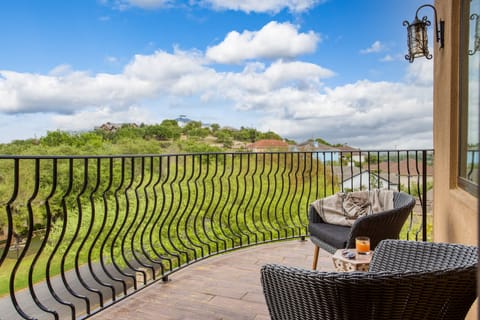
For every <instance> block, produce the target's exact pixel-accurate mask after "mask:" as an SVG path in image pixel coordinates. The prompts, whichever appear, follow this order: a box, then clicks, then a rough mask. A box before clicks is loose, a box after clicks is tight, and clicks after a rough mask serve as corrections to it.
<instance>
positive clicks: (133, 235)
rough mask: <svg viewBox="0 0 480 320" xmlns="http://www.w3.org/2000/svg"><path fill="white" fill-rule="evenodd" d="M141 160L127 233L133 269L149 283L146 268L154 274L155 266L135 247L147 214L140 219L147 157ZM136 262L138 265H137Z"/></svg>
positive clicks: (134, 178)
mask: <svg viewBox="0 0 480 320" xmlns="http://www.w3.org/2000/svg"><path fill="white" fill-rule="evenodd" d="M135 159H136V157H132V158H131V161H132V162H131V163H132V168H131V173H132V177H131V180H132V184H131V185H132V186H133V182H134V181H135V180H137V175H136V174H135V171H136V165H135ZM140 160H141V162H140V169H139V171H140V179H138V183H137V184H136V185H135V187H134V188H133V193H134V194H135V209H134V212H133V217H132V221H131V222H130V225H129V226H128V229H127V231H126V235H128V236H129V237H130V252H131V254H132V258H133V260H132V261H131V262H130V264H131V266H132V269H133V270H135V273H136V274H138V273H141V274H142V276H143V284H144V285H146V284H147V272H146V271H145V268H148V269H150V270H151V272H152V274H154V273H155V269H154V268H153V266H151V265H148V264H146V262H145V260H143V259H141V258H140V257H139V256H138V254H139V253H140V252H141V250H137V249H136V248H135V244H136V243H137V241H136V240H137V232H138V230H139V229H140V227H141V225H142V221H143V219H144V216H145V215H142V217H141V218H140V220H139V212H140V196H139V192H138V190H139V189H140V187H141V186H142V185H143V181H144V178H145V157H141V158H140ZM126 194H128V193H126ZM137 247H138V245H137ZM134 264H135V265H138V266H137V267H135V266H134ZM142 267H143V268H142Z"/></svg>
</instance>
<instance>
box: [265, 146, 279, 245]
mask: <svg viewBox="0 0 480 320" xmlns="http://www.w3.org/2000/svg"><path fill="white" fill-rule="evenodd" d="M274 154H275V155H276V157H275V159H276V161H274V160H273V156H274ZM274 162H275V163H276V164H277V165H276V166H275V168H276V169H275V171H274V172H273V174H272V175H273V187H272V190H273V193H272V195H271V196H270V201H269V203H268V207H267V214H268V223H269V224H270V226H272V229H273V231H275V232H276V236H275V237H274V238H275V239H276V240H278V239H280V229H281V228H280V223H279V221H278V212H277V207H276V206H274V209H273V211H272V203H273V202H274V201H275V200H277V189H278V187H277V178H278V171H279V170H280V154H279V153H278V152H277V153H271V154H270V168H272V167H273V166H274ZM269 180H270V175H269ZM268 185H269V186H270V182H269V183H268ZM275 203H278V200H277V201H275ZM272 216H273V221H274V223H272V219H271V218H272ZM274 225H275V226H274ZM271 231H272V230H271ZM271 231H270V232H271ZM271 234H272V232H271ZM272 239H273V235H272Z"/></svg>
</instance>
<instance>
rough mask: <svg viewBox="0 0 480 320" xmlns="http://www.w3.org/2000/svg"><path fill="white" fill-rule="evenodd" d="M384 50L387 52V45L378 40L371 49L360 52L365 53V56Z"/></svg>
mask: <svg viewBox="0 0 480 320" xmlns="http://www.w3.org/2000/svg"><path fill="white" fill-rule="evenodd" d="M383 50H385V45H384V44H382V43H381V42H380V41H378V40H377V41H375V42H374V43H372V45H371V46H370V47H369V48H367V49H362V50H360V53H363V54H368V53H376V52H381V51H383Z"/></svg>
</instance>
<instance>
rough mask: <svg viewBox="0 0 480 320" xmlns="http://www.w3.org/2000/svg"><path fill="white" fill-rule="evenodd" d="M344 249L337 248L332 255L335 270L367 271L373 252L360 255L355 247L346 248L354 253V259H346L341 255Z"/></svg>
mask: <svg viewBox="0 0 480 320" xmlns="http://www.w3.org/2000/svg"><path fill="white" fill-rule="evenodd" d="M344 250H345V249H339V250H337V251H336V252H335V254H334V255H333V256H332V260H333V266H334V267H335V271H368V268H369V266H370V261H371V260H372V253H373V252H372V253H370V254H365V255H362V254H357V252H356V250H355V249H348V251H349V252H353V253H355V259H348V258H347V257H345V256H344V255H342V252H343V251H344Z"/></svg>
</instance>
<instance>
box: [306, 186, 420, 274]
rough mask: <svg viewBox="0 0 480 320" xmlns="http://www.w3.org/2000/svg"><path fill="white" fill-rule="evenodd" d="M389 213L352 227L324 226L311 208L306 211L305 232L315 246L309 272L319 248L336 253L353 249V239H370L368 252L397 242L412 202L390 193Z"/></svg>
mask: <svg viewBox="0 0 480 320" xmlns="http://www.w3.org/2000/svg"><path fill="white" fill-rule="evenodd" d="M393 206H394V208H393V209H392V210H388V211H384V212H379V213H375V214H372V215H368V216H364V217H360V218H358V219H357V220H356V221H355V223H354V224H353V225H352V226H351V227H346V226H339V225H334V224H328V223H325V222H324V221H323V220H322V218H320V216H319V215H318V214H317V212H316V210H315V209H314V207H313V206H310V208H309V210H308V231H309V232H310V240H311V241H312V242H313V244H315V251H314V254H313V265H312V269H314V270H315V269H316V268H317V261H318V252H319V248H322V249H324V250H326V251H328V252H330V253H334V252H335V251H336V250H337V249H344V248H355V237H357V236H368V237H370V248H371V249H372V250H374V249H375V247H376V246H377V244H378V243H379V242H380V241H381V240H384V239H398V236H399V234H400V230H401V229H402V227H403V225H404V223H405V220H407V218H408V215H409V214H410V212H411V211H412V209H413V207H414V206H415V199H414V198H413V197H412V196H411V195H409V194H407V193H404V192H394V193H393Z"/></svg>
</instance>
